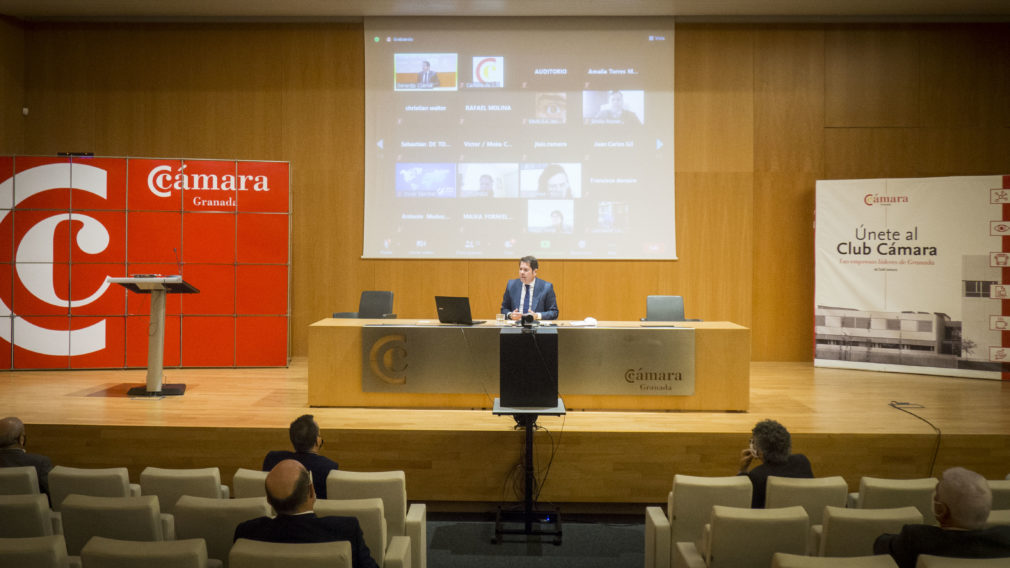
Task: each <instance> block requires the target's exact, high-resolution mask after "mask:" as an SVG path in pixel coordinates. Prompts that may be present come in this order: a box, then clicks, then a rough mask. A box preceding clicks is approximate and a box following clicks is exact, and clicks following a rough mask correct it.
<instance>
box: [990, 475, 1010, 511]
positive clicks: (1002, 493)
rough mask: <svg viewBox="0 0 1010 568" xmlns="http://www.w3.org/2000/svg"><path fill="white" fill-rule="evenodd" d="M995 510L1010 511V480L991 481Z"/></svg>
mask: <svg viewBox="0 0 1010 568" xmlns="http://www.w3.org/2000/svg"><path fill="white" fill-rule="evenodd" d="M988 481H989V489H990V490H991V491H992V508H993V509H1010V479H990V480H988Z"/></svg>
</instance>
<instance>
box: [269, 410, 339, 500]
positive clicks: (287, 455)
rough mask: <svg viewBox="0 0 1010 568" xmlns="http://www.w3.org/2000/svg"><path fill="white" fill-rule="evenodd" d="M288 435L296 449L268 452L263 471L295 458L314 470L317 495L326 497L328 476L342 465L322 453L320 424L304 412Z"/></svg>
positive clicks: (308, 468)
mask: <svg viewBox="0 0 1010 568" xmlns="http://www.w3.org/2000/svg"><path fill="white" fill-rule="evenodd" d="M288 437H289V438H291V445H292V446H293V447H294V449H295V451H293V452H289V451H287V450H276V451H272V452H269V453H267V455H266V457H265V458H263V471H270V470H272V469H273V468H274V466H275V465H277V464H279V463H280V462H281V461H283V460H295V461H297V462H299V463H301V464H302V465H303V466H305V469H307V470H309V471H311V472H312V484H313V485H315V490H316V495H318V496H319V498H320V499H326V476H327V475H329V474H330V470H334V469H339V468H340V466H339V465H338V464H337V462H335V461H333V460H331V459H330V458H328V457H326V456H324V455H320V453H319V450H320V449H322V447H323V437H322V436H320V435H319V424H316V421H315V419H314V418H313V417H312V415H311V414H303V415H301V416H299V417H298V418H296V419H295V421H294V422H292V423H291V427H290V428H288Z"/></svg>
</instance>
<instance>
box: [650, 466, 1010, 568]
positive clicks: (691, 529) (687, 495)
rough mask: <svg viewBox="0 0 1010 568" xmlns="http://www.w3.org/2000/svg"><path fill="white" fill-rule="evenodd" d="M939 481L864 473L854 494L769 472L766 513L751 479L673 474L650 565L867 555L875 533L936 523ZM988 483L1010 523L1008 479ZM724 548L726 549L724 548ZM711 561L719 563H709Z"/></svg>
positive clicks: (1001, 520) (838, 481) (828, 483)
mask: <svg viewBox="0 0 1010 568" xmlns="http://www.w3.org/2000/svg"><path fill="white" fill-rule="evenodd" d="M936 483H937V480H936V479H935V478H925V479H916V480H891V479H881V478H874V477H863V478H862V479H861V480H860V490H859V492H858V493H849V491H848V484H847V483H846V482H845V480H844V479H843V478H842V477H837V476H836V477H825V478H815V479H793V478H784V477H769V478H768V484H767V490H766V502H765V507H766V509H763V510H761V509H750V502H751V493H752V490H753V486H752V485H751V482H750V479H749V478H747V477H746V476H726V477H697V476H688V475H676V476H674V481H673V490H672V491H670V493H669V494H668V495H667V512H668V513H669V516H667V515H666V514H664V512H663V510H662V509H661V508H660V507H648V508H647V509H646V519H645V557H646V567H647V568H654V567H661V568H668V567H669V566H671V565H672V566H709V567H711V566H761V567H762V568H763V567H766V566H768V565H769V562H770V560H771V556H772V555H773V554H774V553H775V552H791V553H796V554H802V555H806V554H813V555H818V556H821V557H854V556H864V555H868V554H870V553H871V552H872V550H873V541H874V540H875V539H876V537H877V536H879V535H881V534H883V533H897V532H899V531H900V530H901V527H902V526H903V525H905V524H914V523H922V522H924V521H926V520H928V521H929V522H933V514H932V498H933V489H934V488H935V486H936ZM989 483H990V487H991V488H992V489H993V507H994V510H993V512H992V514H990V518H989V522H990V524H1010V480H999V481H990V482H989ZM762 523H764V524H766V526H767V527H769V530H770V533H769V535H768V536H767V537H764V536H761V535H762V534H763V533H762V530H764V529H762V528H759V527H756V526H752V525H759V524H762ZM776 523H778V524H779V525H781V526H776ZM742 526H747V527H748V528H746V529H744V530H741V529H740V527H742ZM737 531H739V532H737ZM787 535H788V537H787ZM720 546H727V547H728V549H727V550H724V551H722V552H719V548H718V547H720ZM734 550H735V551H747V553H746V558H747V559H749V560H744V559H743V558H739V559H736V560H734V561H732V562H731V561H729V560H728V558H736V557H735V556H734V553H733V552H732V551H734ZM713 558H717V559H718V561H717V562H715V563H712V559H713Z"/></svg>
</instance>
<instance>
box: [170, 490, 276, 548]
mask: <svg viewBox="0 0 1010 568" xmlns="http://www.w3.org/2000/svg"><path fill="white" fill-rule="evenodd" d="M272 514H273V510H272V509H271V508H270V505H268V504H267V500H266V498H265V497H245V498H240V499H216V498H212V497H193V496H192V495H184V496H182V497H180V498H179V501H178V502H177V503H176V504H175V513H174V514H173V516H174V517H175V537H176V538H178V539H184V538H202V539H204V540H205V541H207V556H208V557H209V558H213V559H217V560H220V561H221V562H222V563H227V561H228V551H230V550H231V545H232V541H233V540H234V538H235V527H237V526H238V525H239V523H241V522H243V521H248V520H249V519H255V518H258V517H267V516H270V515H272Z"/></svg>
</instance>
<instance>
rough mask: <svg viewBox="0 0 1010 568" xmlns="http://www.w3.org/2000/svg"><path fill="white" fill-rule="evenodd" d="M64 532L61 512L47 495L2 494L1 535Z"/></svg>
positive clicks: (25, 535) (29, 535) (5, 536)
mask: <svg viewBox="0 0 1010 568" xmlns="http://www.w3.org/2000/svg"><path fill="white" fill-rule="evenodd" d="M62 532H63V527H62V523H61V522H60V514H59V513H54V512H52V511H50V510H49V500H48V499H46V496H45V495H41V494H36V495H0V537H3V538H21V537H31V536H49V535H52V534H61V533H62Z"/></svg>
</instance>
